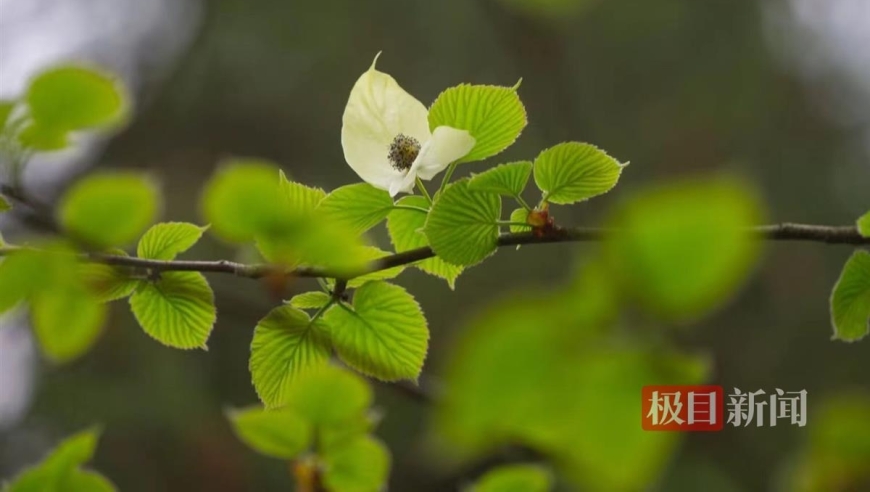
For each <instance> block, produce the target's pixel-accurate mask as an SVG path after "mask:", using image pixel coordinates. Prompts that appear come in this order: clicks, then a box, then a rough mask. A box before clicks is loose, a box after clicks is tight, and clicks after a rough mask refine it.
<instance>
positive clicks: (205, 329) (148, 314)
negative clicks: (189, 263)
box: [130, 272, 217, 349]
mask: <svg viewBox="0 0 870 492" xmlns="http://www.w3.org/2000/svg"><path fill="white" fill-rule="evenodd" d="M130 307H131V308H132V310H133V315H134V316H136V320H137V321H138V322H139V325H140V326H142V329H143V330H145V333H147V334H148V335H149V336H151V337H152V338H154V339H155V340H157V341H158V342H160V343H163V344H165V345H168V346H170V347H175V348H180V349H195V348H201V349H205V348H206V345H205V344H206V342H207V341H208V337H209V335H210V334H211V330H212V327H213V326H214V322H215V318H216V316H217V314H216V311H215V306H214V294H213V293H212V291H211V287H209V285H208V282H207V281H206V279H205V277H204V276H203V275H202V274H201V273H199V272H163V273H161V275H160V279H159V280H157V281H156V282H148V283H146V284H144V285H142V287H140V288H139V290H137V291H136V292H135V293H134V294H133V295H132V296H131V297H130Z"/></svg>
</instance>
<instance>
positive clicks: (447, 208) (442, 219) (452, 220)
mask: <svg viewBox="0 0 870 492" xmlns="http://www.w3.org/2000/svg"><path fill="white" fill-rule="evenodd" d="M500 216H501V198H500V197H499V196H498V195H496V194H495V193H485V192H476V191H471V190H469V189H468V180H467V179H463V180H459V181H456V182H455V183H453V184H451V185H450V186H448V187H447V188H446V189H445V190H444V193H442V194H441V196H440V197H439V198H438V200H436V201H435V204H434V205H433V206H432V211H431V212H429V217H428V219H426V226H425V227H424V232H425V234H426V237H428V238H429V244H430V245H431V246H432V250H433V251H435V254H437V255H438V256H439V257H441V258H443V259H444V261H447V262H449V263H453V264H455V265H463V266H471V265H474V264H477V263H480V262H481V261H483V260H484V259H486V257H488V256H489V255H491V254H493V253H494V252H495V250H496V248H497V247H498V224H497V221H498V220H499V217H500Z"/></svg>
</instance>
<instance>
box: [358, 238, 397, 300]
mask: <svg viewBox="0 0 870 492" xmlns="http://www.w3.org/2000/svg"><path fill="white" fill-rule="evenodd" d="M363 254H364V256H365V260H366V261H367V262H373V261H375V260H377V259H379V258H383V257H385V256H390V255H392V254H393V253H390V252H389V251H384V250H382V249H380V248H376V247H374V246H366V247H365V249H364V253H363ZM405 267H406V265H399V266H395V267H392V268H387V269H385V270H378V271H377V272H372V273H367V274H365V275H362V276H359V277H356V278H352V279H350V280H349V281H348V282H347V286H348V287H350V288H352V289H356V288H358V287H361V286H362V285H363V284H365V283H366V282H371V281H373V280H388V279H391V278H396V277H398V276H399V274H401V273H402V272H403V271H404V270H405Z"/></svg>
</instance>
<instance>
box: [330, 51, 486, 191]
mask: <svg viewBox="0 0 870 492" xmlns="http://www.w3.org/2000/svg"><path fill="white" fill-rule="evenodd" d="M378 56H380V53H378V55H377V56H375V60H374V61H373V62H372V66H371V67H370V68H369V69H368V71H366V72H365V73H363V74H362V75H361V76H360V78H359V79H358V80H357V81H356V83H355V84H354V86H353V89H351V91H350V98H349V99H348V101H347V106H346V107H345V109H344V116H343V117H342V125H341V146H342V148H343V149H344V158H345V160H346V161H347V163H348V165H350V167H351V169H353V170H354V172H356V173H357V174H358V175H359V177H360V178H362V179H363V181H365V182H367V183H369V184H371V185H372V186H375V187H377V188H381V189H383V190H387V191H388V192H389V193H390V196H396V195H397V194H398V193H400V192H404V193H410V192H411V191H412V190H413V189H414V184H415V182H416V178H418V177H419V178H420V179H425V180H429V179H432V178H433V177H434V176H435V175H436V174H438V173H440V172H441V171H443V170H444V169H446V168H447V166H449V165H450V163H452V162H454V161H456V160H458V159H461V158H462V157H464V156H465V155H467V154H468V153H469V152H470V151H471V149H472V148H473V147H474V143H475V140H474V137H472V136H471V135H470V134H469V133H468V132H467V131H465V130H458V129H456V128H451V127H449V126H439V127H437V128H435V130H434V131H432V132H431V133H430V132H429V118H428V116H429V112H428V110H427V109H426V106H424V105H423V103H421V102H420V101H418V100H417V99H416V98H414V96H412V95H410V94H408V93H407V92H405V90H404V89H402V88H401V87H400V86H399V84H398V83H397V82H396V80H395V79H394V78H393V77H391V76H390V75H389V74H386V73H384V72H380V71H378V70H376V69H375V63H377V61H378ZM411 159H412V160H411Z"/></svg>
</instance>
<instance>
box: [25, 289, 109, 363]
mask: <svg viewBox="0 0 870 492" xmlns="http://www.w3.org/2000/svg"><path fill="white" fill-rule="evenodd" d="M30 304H31V306H30V309H31V314H30V315H31V320H32V323H33V331H34V333H35V334H36V339H37V340H38V341H39V346H40V348H41V349H42V352H43V353H44V354H45V355H46V356H47V357H49V358H50V359H51V360H53V361H55V362H58V363H64V362H69V361H71V360H73V359H75V358H77V357H78V356H80V355H82V354H84V353H85V352H87V351H88V349H89V348H90V347H91V346H92V345H93V344H94V343H95V342H96V341H97V337H99V335H100V332H101V331H102V328H103V321H104V320H105V318H106V308H105V306H104V305H103V304H101V303H100V302H99V300H98V299H97V298H96V297H95V296H93V295H92V294H90V293H89V292H87V291H86V290H85V289H84V288H83V287H82V286H80V285H67V286H65V285H56V286H53V288H50V289H46V290H45V291H43V292H41V293H39V294H36V295H35V296H34V297H33V298H32V300H31V302H30Z"/></svg>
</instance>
